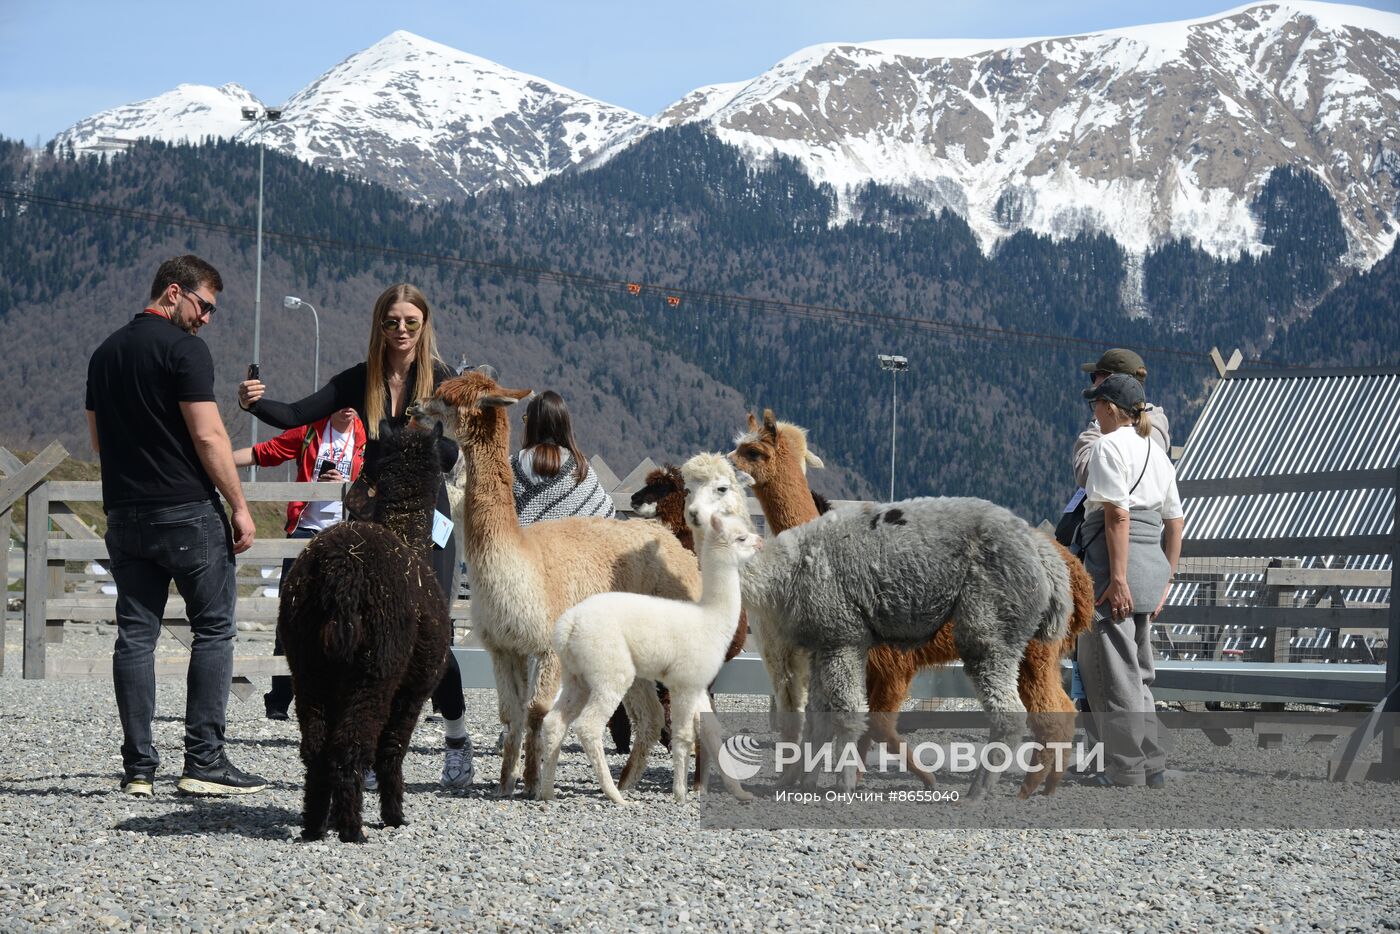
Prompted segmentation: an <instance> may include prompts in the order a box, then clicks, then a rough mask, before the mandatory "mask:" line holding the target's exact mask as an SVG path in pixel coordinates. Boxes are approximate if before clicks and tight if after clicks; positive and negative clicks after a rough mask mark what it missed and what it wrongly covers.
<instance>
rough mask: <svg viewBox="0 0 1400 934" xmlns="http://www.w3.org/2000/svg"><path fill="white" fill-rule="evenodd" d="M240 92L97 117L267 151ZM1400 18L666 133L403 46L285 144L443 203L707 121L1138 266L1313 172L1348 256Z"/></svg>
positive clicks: (311, 95)
mask: <svg viewBox="0 0 1400 934" xmlns="http://www.w3.org/2000/svg"><path fill="white" fill-rule="evenodd" d="M257 103H258V102H257V101H256V100H254V99H253V98H252V95H250V94H249V93H248V92H247V91H246V90H245V89H243V88H241V87H238V86H237V85H225V86H224V87H223V88H208V87H199V86H193V85H181V86H180V87H178V88H176V89H175V90H173V91H171V92H169V93H167V94H163V95H161V96H160V97H156V98H152V99H150V100H148V101H142V102H140V103H137V104H132V105H129V106H126V107H121V108H116V109H114V110H110V111H106V112H104V113H101V114H97V115H96V116H94V117H90V118H88V119H87V120H84V121H82V122H81V123H79V124H77V125H75V126H74V127H72V128H70V129H69V130H67V131H65V132H64V133H63V134H60V136H59V137H58V141H59V142H60V143H64V142H67V141H69V140H72V141H73V142H74V144H75V145H76V146H78V147H79V148H83V147H85V146H90V145H92V144H93V143H94V142H96V140H97V139H98V138H99V137H104V136H106V137H121V138H131V137H138V136H152V137H155V138H159V139H167V140H177V139H195V140H197V139H199V138H202V137H204V136H207V135H213V136H235V135H236V136H239V137H240V138H243V139H247V140H250V141H251V140H252V139H253V138H254V137H253V133H254V132H255V130H254V128H253V127H252V126H250V125H249V124H247V123H244V122H243V121H242V120H241V119H240V116H239V110H240V107H242V106H247V105H257ZM1397 113H1400V15H1397V14H1393V13H1386V12H1381V11H1377V10H1373V9H1368V8H1364V7H1353V6H1343V5H1339V4H1331V3H1319V2H1309V0H1282V2H1278V3H1265V4H1257V5H1254V6H1249V7H1242V8H1240V9H1237V10H1232V11H1230V12H1227V13H1222V14H1220V15H1218V16H1213V17H1209V18H1205V19H1200V20H1192V21H1187V22H1177V23H1166V24H1160V25H1154V26H1141V27H1134V28H1129V29H1118V30H1112V31H1108V32H1102V33H1096V34H1092V35H1083V36H1068V37H1058V38H1040V39H1010V40H902V41H884V42H865V43H834V44H826V45H821V46H814V47H812V48H808V49H804V50H802V51H800V52H798V53H796V54H794V55H792V56H789V57H788V58H786V59H784V60H783V61H781V62H779V63H778V64H777V65H775V66H774V67H773V68H771V69H769V70H768V71H766V72H764V73H763V74H761V75H759V76H758V77H756V78H754V79H753V80H751V81H745V82H738V83H733V84H722V85H710V86H706V87H702V88H699V89H697V90H695V91H693V92H691V93H690V94H687V95H686V96H685V97H683V98H682V99H681V100H679V101H677V102H676V103H675V104H673V105H671V106H670V107H668V108H667V109H666V110H664V111H663V112H662V113H660V114H658V115H656V116H655V117H653V118H651V119H650V120H647V119H644V118H642V117H640V116H639V115H637V114H634V113H632V112H631V111H628V110H625V109H622V108H620V107H614V106H612V105H609V104H605V103H602V102H599V101H596V100H592V99H590V98H587V97H585V96H583V95H580V94H578V93H576V92H573V91H570V90H568V89H567V88H563V87H560V86H559V85H556V84H552V83H550V82H548V81H545V80H543V79H541V78H535V77H532V76H529V75H525V74H521V73H519V72H515V71H512V70H510V69H508V68H506V67H504V66H501V65H497V64H495V63H493V62H490V61H487V60H485V59H482V58H478V57H476V56H472V55H469V54H467V53H464V52H459V51H457V50H455V49H452V48H449V47H447V46H444V45H440V44H438V43H436V42H432V41H429V40H427V39H423V38H421V37H419V36H415V35H413V34H411V33H407V32H395V33H393V34H391V35H389V36H388V37H386V38H385V39H383V40H382V41H380V42H378V43H376V44H375V45H373V46H371V47H370V48H368V49H366V50H364V51H362V52H359V53H356V54H355V55H352V56H351V57H349V58H347V59H346V60H345V61H343V62H341V63H340V64H339V65H337V66H335V67H334V68H332V69H331V70H330V71H328V72H326V73H325V74H324V75H322V76H321V77H320V78H318V79H316V80H315V81H314V82H312V83H311V84H310V85H308V86H307V87H306V88H305V89H303V90H302V91H300V92H299V93H297V94H296V95H295V96H294V97H293V98H292V99H291V100H290V101H288V102H287V104H286V105H285V108H284V113H283V119H282V121H281V122H280V123H276V124H271V125H270V126H269V127H268V129H267V130H266V142H267V144H268V145H269V146H271V147H274V148H277V149H281V150H282V151H284V152H287V153H290V154H292V155H295V156H297V157H298V158H301V159H303V160H305V161H307V162H311V163H313V164H317V165H322V166H326V167H328V168H335V169H338V170H341V171H345V172H347V173H349V174H352V175H356V176H359V177H362V178H366V179H370V180H372V181H376V182H380V183H382V184H385V185H388V186H391V187H394V188H396V189H399V190H403V191H406V192H408V193H410V194H411V195H413V196H414V197H417V198H422V199H426V200H438V199H441V198H448V197H457V196H460V195H462V194H472V193H476V192H480V191H483V190H486V189H489V188H492V187H498V186H519V185H529V184H533V183H536V182H538V181H540V180H542V179H544V178H546V177H548V176H549V175H551V174H555V173H558V172H561V171H564V170H567V169H570V168H574V167H579V168H585V169H586V168H587V167H589V166H591V165H596V164H599V163H601V162H602V161H604V160H606V159H608V158H610V157H611V156H612V155H614V154H616V153H617V152H620V151H621V150H623V149H625V148H626V147H627V146H630V145H632V144H633V143H635V142H636V141H637V140H639V139H641V138H642V137H644V136H645V135H646V134H648V133H650V132H653V131H655V130H656V129H658V128H660V127H667V126H675V125H677V124H681V123H695V122H703V123H706V124H708V125H710V126H712V127H713V128H714V130H715V132H716V133H717V134H718V135H719V136H720V137H721V138H723V139H725V140H726V141H728V142H731V143H734V144H735V145H737V146H739V147H741V148H742V149H743V150H745V151H746V152H748V153H749V154H750V155H751V156H752V157H754V158H759V159H761V158H765V157H767V156H770V155H772V154H774V153H785V154H787V155H790V156H792V157H794V158H796V159H797V160H799V161H800V162H801V163H802V165H803V166H805V168H806V169H807V171H808V172H809V173H810V174H811V175H812V177H813V178H814V179H816V180H818V181H823V182H830V183H831V184H832V185H833V186H834V187H835V188H836V190H837V192H838V194H839V196H840V197H841V199H842V203H843V204H845V205H847V206H849V205H850V204H851V203H852V200H851V196H852V195H853V194H854V193H855V192H856V191H857V190H858V189H859V187H860V186H862V185H864V184H866V183H868V182H871V181H874V182H880V183H883V184H886V185H891V186H894V187H896V188H899V189H902V190H904V191H906V192H909V193H911V194H913V195H915V196H916V197H919V198H921V199H923V200H925V201H926V202H928V203H929V204H931V205H934V206H945V207H948V208H951V209H953V210H955V211H957V212H958V213H960V214H962V215H963V216H965V217H966V218H967V219H968V221H969V223H970V224H971V225H972V228H973V230H974V231H976V233H977V235H978V237H979V238H980V239H981V241H982V243H983V245H984V246H985V247H987V248H989V249H990V248H991V247H993V246H994V245H995V243H996V242H997V241H998V240H1000V239H1001V238H1003V237H1006V236H1009V235H1010V234H1011V233H1013V232H1015V231H1017V230H1021V229H1028V230H1033V231H1037V232H1041V233H1047V234H1051V235H1053V236H1072V235H1073V234H1075V233H1077V232H1079V231H1081V230H1100V231H1106V232H1108V233H1110V234H1111V235H1112V236H1113V237H1115V238H1116V239H1117V240H1119V241H1120V242H1121V243H1122V244H1123V245H1124V246H1125V247H1126V248H1128V249H1129V250H1132V251H1142V250H1145V249H1147V248H1149V247H1151V246H1152V245H1153V244H1157V243H1161V242H1163V241H1164V240H1167V239H1170V238H1174V237H1185V238H1188V239H1190V240H1192V241H1194V242H1195V243H1197V244H1198V245H1199V246H1201V247H1202V248H1204V249H1206V250H1208V251H1210V252H1212V253H1214V254H1216V255H1222V256H1225V255H1233V254H1236V253H1238V252H1239V251H1241V250H1250V251H1258V250H1260V249H1263V248H1264V247H1263V246H1262V244H1261V243H1260V233H1259V230H1258V225H1257V223H1256V221H1255V219H1254V217H1253V216H1252V215H1251V213H1250V210H1249V202H1250V199H1251V197H1252V196H1253V194H1254V193H1255V192H1256V191H1257V189H1258V187H1259V186H1260V185H1261V184H1262V182H1263V181H1264V179H1265V178H1266V177H1267V176H1268V173H1269V172H1270V171H1271V170H1272V169H1273V168H1274V167H1276V166H1281V165H1291V166H1294V167H1297V168H1302V169H1306V170H1308V171H1311V172H1313V173H1315V175H1316V177H1317V178H1319V179H1320V180H1321V181H1322V182H1323V183H1324V184H1325V185H1326V186H1327V187H1328V189H1329V190H1330V191H1331V192H1332V195H1333V197H1334V198H1335V199H1336V201H1337V203H1338V205H1339V206H1340V208H1341V213H1342V220H1343V222H1344V224H1345V225H1346V228H1347V232H1348V237H1349V239H1350V247H1351V252H1350V256H1349V259H1350V261H1351V262H1353V263H1355V264H1357V265H1361V266H1369V265H1370V264H1371V263H1372V262H1374V260H1376V259H1377V258H1379V257H1380V256H1383V255H1385V254H1386V253H1387V252H1389V250H1390V249H1391V248H1392V247H1393V245H1394V242H1395V238H1396V232H1397V227H1398V226H1400V220H1397V214H1400V121H1397V116H1396V115H1397Z"/></svg>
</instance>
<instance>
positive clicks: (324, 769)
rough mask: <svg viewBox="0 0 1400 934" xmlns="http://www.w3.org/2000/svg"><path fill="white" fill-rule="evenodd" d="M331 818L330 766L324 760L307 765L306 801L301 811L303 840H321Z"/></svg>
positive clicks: (309, 762)
mask: <svg viewBox="0 0 1400 934" xmlns="http://www.w3.org/2000/svg"><path fill="white" fill-rule="evenodd" d="M330 817H331V776H330V764H329V763H327V762H326V761H325V760H324V759H312V760H308V761H307V763H306V800H305V803H304V804H303V805H302V811H301V838H302V839H303V840H319V839H321V838H322V837H324V836H325V835H326V825H327V824H329V823H330Z"/></svg>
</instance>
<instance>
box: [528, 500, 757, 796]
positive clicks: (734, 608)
mask: <svg viewBox="0 0 1400 934" xmlns="http://www.w3.org/2000/svg"><path fill="white" fill-rule="evenodd" d="M709 527H710V528H709V532H710V534H708V535H706V536H705V544H704V547H703V548H702V549H701V552H700V573H701V578H702V581H703V583H702V586H701V593H700V600H699V602H697V603H690V602H688V601H683V600H667V599H664V598H662V597H651V596H644V595H641V594H632V593H604V594H597V595H596V596H592V597H589V598H588V599H587V600H584V601H583V602H582V603H580V604H578V605H577V606H575V607H572V608H571V609H569V610H566V611H565V612H564V615H562V616H560V617H559V622H558V623H556V624H555V627H554V651H555V653H556V654H557V655H558V656H559V664H560V667H561V668H562V670H563V686H564V689H563V692H562V693H561V694H560V695H559V700H558V701H556V702H555V704H554V708H553V709H552V710H551V711H550V712H549V715H548V716H547V717H545V720H544V724H543V725H542V726H541V727H540V738H539V743H540V747H539V752H540V756H539V758H540V763H541V773H540V783H539V798H540V800H548V799H550V798H552V797H553V796H554V772H555V768H556V767H557V765H558V763H559V747H560V745H561V744H562V743H563V741H564V733H565V731H566V730H568V728H569V725H570V724H574V726H575V733H576V734H577V735H578V738H579V743H580V744H581V745H582V746H583V750H584V752H585V753H586V754H587V755H588V759H589V761H590V762H592V763H593V770H594V771H595V772H596V773H597V774H598V782H599V784H601V785H602V786H603V791H604V792H605V793H606V794H607V796H608V797H609V798H611V799H612V800H614V801H616V802H617V803H618V804H625V803H626V802H625V801H624V799H623V797H622V793H621V792H619V791H618V790H617V786H616V785H615V784H614V783H613V778H612V774H611V773H610V772H609V771H608V763H607V760H605V759H604V758H603V725H604V724H605V723H607V720H608V717H609V716H610V715H611V714H612V712H613V710H615V709H616V708H617V704H618V701H619V700H621V699H622V696H623V695H624V694H625V693H627V690H628V688H630V687H631V686H632V684H633V682H634V681H637V680H638V679H640V680H642V681H644V682H650V681H660V682H661V683H662V684H664V685H666V687H668V688H670V690H671V760H672V761H671V766H672V768H673V769H674V779H673V782H672V789H673V792H674V794H675V797H676V800H678V801H684V800H685V778H686V774H687V770H688V769H689V766H690V755H691V753H692V751H693V750H694V747H695V740H696V736H695V724H696V720H697V714H698V713H699V712H701V711H707V710H709V699H708V697H707V696H706V693H705V689H706V688H707V687H708V686H709V684H710V682H712V681H714V680H715V675H717V674H719V669H720V666H721V665H723V664H724V652H725V649H727V648H728V647H729V641H730V640H731V639H732V638H734V629H735V627H737V626H738V624H739V606H740V595H739V567H740V565H742V564H744V563H745V562H747V561H748V560H749V559H750V558H752V557H753V556H754V554H755V553H756V552H757V551H758V549H759V548H761V547H762V546H763V539H761V538H760V537H759V536H758V535H756V534H754V533H753V531H751V530H750V529H749V528H748V527H747V525H746V523H744V522H740V521H737V520H734V519H725V518H722V517H720V516H712V517H710V520H709ZM701 741H702V742H705V744H706V746H707V747H708V753H709V758H710V759H711V761H713V760H714V757H715V755H717V754H718V751H719V736H718V730H717V728H716V726H715V724H714V722H713V720H711V719H707V720H706V721H705V722H703V723H702V724H701ZM720 776H721V778H722V779H723V780H724V786H725V787H726V788H728V789H729V791H730V793H731V794H733V795H734V796H735V797H737V798H739V799H741V800H748V799H749V798H751V797H752V795H750V794H749V793H748V792H746V791H744V789H743V788H742V787H741V786H740V785H739V783H738V782H737V781H735V780H734V779H732V778H730V777H729V776H728V775H725V774H724V772H723V770H721V772H720Z"/></svg>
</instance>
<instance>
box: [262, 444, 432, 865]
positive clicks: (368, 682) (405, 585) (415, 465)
mask: <svg viewBox="0 0 1400 934" xmlns="http://www.w3.org/2000/svg"><path fill="white" fill-rule="evenodd" d="M441 438H442V428H441V426H438V427H436V428H435V429H434V430H433V431H425V430H423V429H420V428H403V429H400V430H399V431H397V432H395V431H393V430H392V429H391V428H390V427H389V424H388V423H387V422H384V423H382V424H381V425H380V429H379V445H380V456H379V457H378V458H377V459H376V460H375V462H374V463H373V465H372V466H371V467H370V468H368V469H367V471H366V474H365V476H366V477H367V478H368V482H369V483H370V484H371V485H372V486H373V488H374V490H375V495H374V498H373V503H374V521H373V522H361V521H349V522H343V523H341V524H340V525H337V526H334V527H332V528H330V529H328V530H327V531H325V532H322V533H321V534H320V535H318V536H316V537H315V538H313V539H312V540H311V541H310V542H309V543H308V544H307V546H306V549H305V550H304V551H302V553H301V555H300V556H299V557H298V558H297V560H296V563H295V564H293V565H292V568H291V571H290V573H288V575H287V580H286V581H285V582H284V583H283V586H282V603H281V606H280V607H279V608H278V613H277V632H278V635H279V636H281V638H282V643H283V645H285V646H286V650H287V666H288V667H289V668H290V669H291V671H292V686H293V690H294V691H295V693H296V698H297V705H296V707H297V720H298V721H299V723H300V726H301V759H302V762H304V763H305V764H306V803H305V809H304V811H303V814H302V831H301V835H302V837H303V838H304V839H306V840H319V839H320V838H321V837H322V836H324V835H325V832H326V828H327V826H328V825H329V824H330V823H331V822H332V821H333V822H334V824H335V828H336V830H337V831H338V832H339V834H340V839H341V840H344V841H346V842H347V843H358V842H362V841H363V840H364V838H365V836H364V829H363V827H362V824H361V818H360V809H361V806H362V803H363V794H364V773H365V770H366V769H367V768H369V767H370V766H371V765H372V766H373V767H374V772H375V775H376V777H377V778H378V779H379V814H380V817H381V818H382V819H383V821H384V826H386V827H398V826H401V825H403V824H404V823H405V821H404V815H403V791H404V788H403V758H404V754H405V753H406V752H407V751H408V745H409V739H410V738H411V737H412V735H413V728H414V726H415V725H416V724H417V722H418V714H419V712H420V711H421V710H422V708H423V702H424V701H425V700H426V699H427V697H428V694H429V693H430V692H431V691H432V689H433V686H434V685H436V684H437V683H438V681H439V679H440V678H441V676H442V669H443V666H444V665H445V663H446V661H447V649H448V645H449V642H450V639H451V632H452V626H451V620H450V619H449V617H448V611H447V605H446V603H445V602H444V600H443V597H442V591H441V590H440V589H439V587H438V583H437V576H436V575H435V574H434V573H433V566H432V562H431V560H430V558H429V555H428V543H429V542H430V541H431V537H430V532H431V527H432V516H433V508H434V505H435V503H436V501H437V490H438V485H439V484H440V483H441V482H442V467H441V461H440V459H439V454H438V441H439V440H441Z"/></svg>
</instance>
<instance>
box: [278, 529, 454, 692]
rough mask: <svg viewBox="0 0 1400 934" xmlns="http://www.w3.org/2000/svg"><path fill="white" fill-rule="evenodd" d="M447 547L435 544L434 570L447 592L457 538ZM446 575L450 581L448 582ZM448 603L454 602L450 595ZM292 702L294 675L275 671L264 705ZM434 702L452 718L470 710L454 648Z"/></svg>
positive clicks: (296, 534) (305, 533) (298, 533)
mask: <svg viewBox="0 0 1400 934" xmlns="http://www.w3.org/2000/svg"><path fill="white" fill-rule="evenodd" d="M315 534H316V533H315V532H312V531H311V530H310V529H301V528H299V529H295V530H293V531H292V534H290V535H288V536H287V537H288V538H311V537H312V536H313V535H315ZM447 544H448V547H447V548H438V547H437V546H433V556H432V558H433V571H434V572H435V573H436V575H437V579H438V583H439V584H441V585H442V589H443V592H446V591H447V590H448V588H450V587H451V585H452V571H453V567H452V564H453V561H454V559H455V557H456V554H457V546H456V542H455V541H449V542H448V543H447ZM294 560H295V559H293V558H287V559H286V560H284V561H283V562H282V582H285V581H286V580H287V574H288V572H290V571H291V569H292V562H293V561H294ZM444 575H446V582H444ZM447 605H448V606H449V607H450V606H451V605H452V600H451V598H450V597H449V598H448V602H447ZM272 654H274V655H281V654H282V637H281V635H280V634H279V635H278V636H277V640H276V641H275V642H274V643H273V646H272ZM291 703H292V679H291V678H290V677H288V676H287V675H274V676H273V678H272V690H270V691H268V692H267V693H266V694H264V695H263V706H264V708H265V709H266V710H267V711H268V712H269V713H270V712H272V711H280V712H281V713H286V712H287V708H288V707H290V706H291ZM433 706H434V707H436V708H437V709H438V711H439V712H440V713H441V714H442V715H443V716H444V717H446V718H447V719H448V720H456V719H457V718H458V717H460V716H462V714H463V713H465V712H466V709H467V705H466V702H465V701H464V700H463V698H462V671H461V669H460V668H459V667H458V666H457V656H455V655H453V654H452V651H451V649H450V648H449V649H448V652H447V669H446V670H445V671H444V672H443V673H442V680H441V681H440V682H438V686H437V688H436V689H434V691H433Z"/></svg>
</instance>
